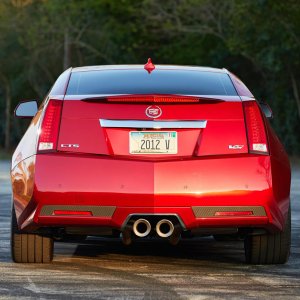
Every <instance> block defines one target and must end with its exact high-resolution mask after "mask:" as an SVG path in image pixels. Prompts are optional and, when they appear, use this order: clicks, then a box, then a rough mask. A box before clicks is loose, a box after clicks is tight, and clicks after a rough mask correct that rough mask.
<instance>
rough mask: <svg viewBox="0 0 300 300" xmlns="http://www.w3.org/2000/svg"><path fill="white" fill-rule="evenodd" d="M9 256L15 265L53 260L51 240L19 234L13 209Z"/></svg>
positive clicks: (34, 235)
mask: <svg viewBox="0 0 300 300" xmlns="http://www.w3.org/2000/svg"><path fill="white" fill-rule="evenodd" d="M10 244H11V256H12V259H13V261H14V262H16V263H49V262H51V261H52V259H53V239H52V238H49V237H43V236H40V235H38V234H30V233H21V232H20V231H19V229H18V225H17V219H16V213H15V210H14V208H13V209H12V214H11V240H10Z"/></svg>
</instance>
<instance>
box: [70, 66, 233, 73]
mask: <svg viewBox="0 0 300 300" xmlns="http://www.w3.org/2000/svg"><path fill="white" fill-rule="evenodd" d="M140 69H144V65H102V66H85V67H76V68H72V72H88V71H104V70H140ZM155 69H156V70H182V71H202V72H214V73H216V72H217V73H228V71H227V70H226V69H224V68H223V69H218V68H211V67H198V66H178V65H155Z"/></svg>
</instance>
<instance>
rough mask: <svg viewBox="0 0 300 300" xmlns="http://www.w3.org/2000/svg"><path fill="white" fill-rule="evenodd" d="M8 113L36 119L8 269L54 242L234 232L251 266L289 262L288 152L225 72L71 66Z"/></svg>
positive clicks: (15, 167) (18, 187) (24, 153)
mask: <svg viewBox="0 0 300 300" xmlns="http://www.w3.org/2000/svg"><path fill="white" fill-rule="evenodd" d="M15 115H16V116H17V117H22V118H26V117H33V120H32V122H31V124H30V126H29V128H28V130H27V132H26V133H25V135H24V136H23V138H22V140H21V142H20V143H19V145H18V147H17V149H16V151H15V153H14V155H13V158H12V169H11V180H12V189H13V206H12V232H11V249H12V258H13V260H14V261H15V262H28V263H41V262H50V261H51V260H52V258H53V240H54V239H56V238H58V237H59V238H62V239H68V238H70V237H72V236H73V237H76V238H78V237H81V238H84V237H86V236H107V235H112V236H121V238H122V240H123V242H124V243H125V244H130V243H131V241H132V240H135V239H143V238H147V237H153V236H154V237H158V238H161V239H166V240H169V241H170V243H172V244H177V243H178V241H179V240H180V238H192V237H194V236H207V235H213V236H215V238H216V239H217V240H219V239H222V238H225V237H228V236H231V237H238V238H243V239H244V241H245V256H246V262H248V263H251V264H280V263H285V262H286V261H287V260H288V257H289V252H290V240H291V209H290V196H289V195H290V179H291V172H290V165H289V160H288V156H287V154H286V152H285V150H284V148H283V146H282V145H281V143H280V141H279V140H278V138H277V136H276V134H275V133H274V131H273V130H272V128H271V127H270V124H269V122H268V120H267V118H269V117H271V111H270V109H269V108H268V106H267V105H266V104H264V103H258V102H257V100H255V98H254V97H253V95H252V94H251V92H250V91H249V90H248V88H247V87H246V86H245V85H244V84H243V83H242V82H241V81H240V80H239V79H238V78H237V77H236V76H234V75H233V74H232V73H230V72H228V71H227V70H226V69H215V68H204V67H188V66H164V65H159V66H154V65H153V64H152V62H151V60H149V61H148V63H147V64H146V65H145V66H142V65H116V66H94V67H80V68H71V69H68V70H66V71H65V72H64V73H62V74H61V75H60V77H59V78H58V79H57V81H56V82H55V84H54V85H53V87H52V88H51V90H50V92H49V93H48V95H47V96H46V97H45V100H44V101H43V102H42V104H41V105H40V107H39V108H37V103H36V102H35V101H27V102H22V103H20V104H19V105H18V107H17V108H16V111H15Z"/></svg>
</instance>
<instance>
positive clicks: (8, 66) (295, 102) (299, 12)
mask: <svg viewBox="0 0 300 300" xmlns="http://www.w3.org/2000/svg"><path fill="white" fill-rule="evenodd" d="M299 50H300V3H299V1H296V0H286V1H280V0H226V1H215V0H165V1H161V0H139V1H136V0H85V1H82V0H66V1H61V0H2V1H1V2H0V62H1V69H0V120H1V122H0V146H2V147H3V146H4V142H2V141H4V132H5V122H4V121H5V118H6V116H5V113H4V110H5V107H6V102H5V95H6V91H7V85H6V86H5V84H4V81H5V80H7V81H8V82H9V87H10V90H11V98H12V104H13V105H12V106H15V105H16V104H17V102H18V101H19V100H20V99H24V98H38V99H40V100H41V99H42V98H43V97H44V95H45V94H46V92H47V90H48V89H49V88H50V87H51V85H52V84H53V82H54V80H55V79H56V77H57V76H58V75H59V74H60V73H61V72H62V71H63V70H64V68H65V67H66V66H68V65H69V64H71V65H72V66H80V65H95V64H121V63H125V64H128V63H130V64H131V63H141V64H143V63H145V61H146V59H147V58H148V57H152V58H153V60H154V62H156V63H165V64H186V65H204V66H214V67H220V68H223V67H225V68H227V69H229V70H231V71H232V72H234V73H236V74H237V75H238V76H239V77H241V79H242V80H243V81H244V82H245V83H246V84H247V85H248V86H249V88H250V89H251V90H252V91H253V93H254V94H255V96H256V97H257V99H260V100H266V101H267V102H268V103H269V104H270V105H271V107H272V109H273V111H274V115H275V118H274V120H273V121H272V125H273V127H274V128H275V130H276V132H277V133H278V134H279V136H280V138H281V140H282V141H283V143H284V144H285V146H286V148H287V150H288V151H289V152H290V153H291V154H298V155H299V154H300V139H299V129H300V128H299V127H300V125H299V120H300V99H299V95H300V83H299V81H300V55H299V53H300V51H299ZM1 74H2V79H1ZM26 126H27V123H26V124H25V123H24V122H19V121H14V122H13V126H12V135H11V138H10V141H11V144H12V146H14V145H15V144H16V143H17V141H18V139H19V138H20V137H21V136H22V134H23V132H24V130H25V127H26Z"/></svg>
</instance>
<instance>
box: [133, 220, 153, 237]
mask: <svg viewBox="0 0 300 300" xmlns="http://www.w3.org/2000/svg"><path fill="white" fill-rule="evenodd" d="M132 230H133V232H134V234H135V235H136V236H138V237H145V236H147V235H148V234H149V233H150V231H151V224H150V223H149V221H148V220H146V219H138V220H136V221H135V222H134V223H133V227H132Z"/></svg>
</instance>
